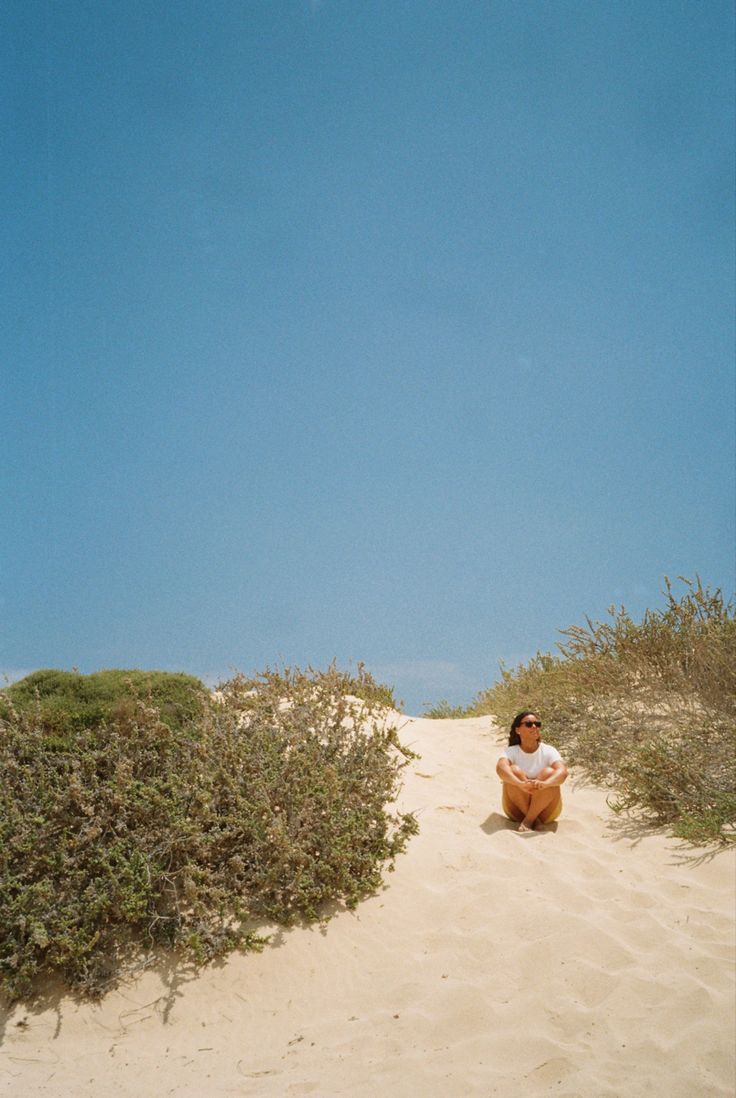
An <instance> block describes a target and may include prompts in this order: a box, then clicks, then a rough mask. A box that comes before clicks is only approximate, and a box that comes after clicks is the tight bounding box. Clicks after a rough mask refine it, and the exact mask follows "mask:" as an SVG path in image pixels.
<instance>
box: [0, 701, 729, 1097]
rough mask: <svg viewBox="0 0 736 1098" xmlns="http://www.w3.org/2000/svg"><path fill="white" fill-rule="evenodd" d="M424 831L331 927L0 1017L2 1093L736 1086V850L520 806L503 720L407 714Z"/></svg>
mask: <svg viewBox="0 0 736 1098" xmlns="http://www.w3.org/2000/svg"><path fill="white" fill-rule="evenodd" d="M400 723H401V724H402V725H403V727H402V730H401V738H402V740H403V741H404V742H405V743H407V744H408V745H410V746H412V747H413V748H414V750H416V751H418V752H419V753H420V755H421V758H420V759H419V760H418V761H416V762H413V763H412V764H411V766H410V767H408V768H407V770H406V771H405V783H404V788H403V791H402V794H401V797H400V807H401V808H402V809H403V810H405V811H408V810H412V811H415V812H416V813H417V817H418V820H419V824H420V833H419V834H418V835H417V836H416V837H414V838H413V839H412V840H411V842H410V844H409V848H408V851H407V853H406V854H404V855H402V856H401V857H400V858H399V860H398V862H397V865H396V870H395V872H394V873H392V874H388V875H387V876H386V882H385V888H384V889H383V890H382V891H381V892H380V893H379V894H378V895H376V896H374V897H371V898H370V899H368V900H367V901H365V902H364V903H363V904H361V905H360V906H359V908H358V909H357V911H355V912H353V913H351V912H340V913H339V914H337V915H336V916H335V918H333V919H332V921H331V922H330V923H329V924H327V926H326V927H324V928H319V927H311V928H295V929H293V930H290V931H288V932H284V933H281V934H276V936H275V938H274V942H273V945H272V946H271V947H269V948H267V949H266V950H265V951H264V952H263V953H262V954H249V955H245V956H239V955H236V956H232V957H230V958H229V959H228V960H227V961H226V962H224V963H223V964H221V965H218V966H214V967H211V968H209V969H206V970H204V971H202V972H200V973H199V974H197V975H196V976H195V975H194V974H191V973H183V972H176V971H172V970H166V969H165V968H163V967H161V968H159V969H158V970H152V971H148V972H146V973H144V974H143V975H142V976H141V977H140V978H139V979H138V980H137V981H136V982H134V983H130V984H128V985H126V986H123V987H121V988H119V989H118V990H117V991H115V992H113V993H111V994H110V995H108V996H107V998H106V999H105V1000H104V1001H103V1002H102V1003H101V1004H97V1005H94V1004H89V1003H80V1002H77V1001H75V1000H74V999H72V998H68V997H61V998H57V999H52V1000H50V1001H48V1002H47V1003H45V1004H44V1006H43V1007H41V1008H39V1009H37V1010H35V1011H34V1010H30V1009H28V1008H27V1007H22V1006H19V1007H16V1008H14V1009H13V1010H12V1011H10V1012H9V1013H7V1012H6V1014H5V1015H4V1017H3V1022H2V1044H1V1045H0V1095H2V1096H3V1098H11V1096H12V1098H25V1096H27V1095H30V1094H34V1095H37V1096H38V1098H71V1096H74V1098H99V1096H100V1095H108V1096H110V1098H128V1096H129V1098H149V1096H150V1098H153V1096H154V1095H155V1096H156V1098H158V1096H161V1095H176V1096H180V1098H202V1096H203V1095H205V1094H207V1095H223V1096H224V1095H242V1096H244V1098H245V1096H254V1098H256V1096H257V1098H261V1096H263V1098H277V1096H278V1098H284V1096H290V1095H314V1096H316V1098H331V1096H338V1095H339V1096H350V1098H353V1096H355V1098H369V1096H370V1098H375V1095H382V1096H384V1098H434V1096H436V1098H474V1096H478V1098H481V1096H482V1098H491V1096H496V1098H512V1096H516V1095H518V1094H519V1093H523V1094H524V1095H526V1096H528V1098H537V1096H539V1098H541V1096H545V1098H546V1096H548V1095H556V1096H559V1098H604V1096H605V1098H608V1096H610V1098H622V1096H626V1098H639V1096H641V1098H644V1096H646V1098H653V1096H659V1095H667V1096H668V1098H700V1096H708V1098H711V1096H716V1095H723V1096H728V1098H731V1096H732V1095H733V1093H734V1089H735V1084H736V1078H735V1072H734V1036H735V1034H736V1011H735V1008H734V902H735V900H736V854H735V853H734V851H726V852H722V853H719V854H717V855H715V856H710V855H708V856H706V855H704V854H702V853H701V854H700V855H699V854H698V852H697V851H693V850H692V849H689V848H685V847H683V846H682V845H681V844H679V843H677V842H676V841H675V840H672V839H670V838H668V837H666V836H665V835H662V834H657V833H653V832H651V831H647V830H646V829H644V828H643V827H640V826H638V825H637V824H636V823H635V822H633V821H625V820H620V819H619V818H617V817H616V816H615V815H614V813H612V811H611V810H610V809H609V807H608V805H607V802H606V796H605V793H604V792H603V791H601V790H599V789H595V788H592V787H590V786H586V785H584V784H581V783H580V782H579V781H578V780H577V779H576V777H575V774H574V773H573V774H572V775H571V777H570V779H569V780H568V782H567V783H566V784H565V786H564V787H563V796H564V804H565V807H564V812H563V815H562V817H561V818H560V820H559V822H558V823H557V824H556V825H552V826H551V827H550V829H549V830H546V831H544V832H541V833H536V832H535V833H531V834H528V835H519V834H518V833H517V832H516V831H515V829H514V828H513V827H512V825H511V824H510V823H509V822H508V821H506V820H505V819H504V817H503V816H502V815H500V807H499V789H500V787H499V783H498V780H497V778H496V777H495V764H496V760H497V759H498V756H499V754H500V751H501V745H500V743H499V737H498V734H497V733H496V732H495V731H494V730H492V727H491V722H490V719H489V718H472V719H468V720H444V721H432V720H427V719H413V718H406V717H402V718H401V721H400Z"/></svg>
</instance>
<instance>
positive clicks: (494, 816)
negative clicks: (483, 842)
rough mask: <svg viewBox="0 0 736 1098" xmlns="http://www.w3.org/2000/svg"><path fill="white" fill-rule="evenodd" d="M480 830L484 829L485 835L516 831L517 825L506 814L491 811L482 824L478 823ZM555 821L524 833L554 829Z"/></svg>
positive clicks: (538, 832)
mask: <svg viewBox="0 0 736 1098" xmlns="http://www.w3.org/2000/svg"><path fill="white" fill-rule="evenodd" d="M479 826H480V829H481V831H485V833H486V835H495V834H496V832H497V831H518V830H519V825H518V823H516V822H515V821H514V820H510V819H509V818H508V816H503V815H502V814H501V813H500V812H491V814H490V816H488V817H486V819H485V820H484V821H483V823H482V824H480V825H479ZM556 830H557V823H556V822H553V823H548V824H544V826H543V827H542V828H541V830H539V831H526V832H525V834H526V835H542V834H544V832H545V831H556Z"/></svg>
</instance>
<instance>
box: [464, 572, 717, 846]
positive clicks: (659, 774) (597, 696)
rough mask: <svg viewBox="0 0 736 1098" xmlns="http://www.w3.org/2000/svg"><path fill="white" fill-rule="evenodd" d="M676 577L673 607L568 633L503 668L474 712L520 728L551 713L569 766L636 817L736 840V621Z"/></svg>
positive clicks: (613, 614)
mask: <svg viewBox="0 0 736 1098" xmlns="http://www.w3.org/2000/svg"><path fill="white" fill-rule="evenodd" d="M682 582H683V583H684V585H685V591H684V593H683V594H682V595H681V596H680V597H679V598H678V597H676V596H675V594H674V593H673V590H672V586H671V584H670V582H669V580H667V579H666V578H665V585H666V590H665V595H666V605H665V607H664V609H662V610H648V611H647V612H646V613H645V615H644V617H643V619H642V621H641V622H638V623H637V622H635V621H633V620H632V618H631V617H630V615H629V614H628V613H627V611H626V610H625V608H624V607H623V606H622V607H620V608H618V609H617V608H615V607H611V608H610V611H609V617H610V620H609V621H606V622H597V621H591V620H590V619H586V624H585V625H584V626H572V627H571V628H569V629H566V630H563V631H562V636H563V637H564V638H565V640H564V641H563V642H562V643H561V644H559V645H558V649H559V652H560V654H559V655H551V654H541V653H540V654H537V656H535V657H534V658H533V659H532V660H530V661H529V662H528V663H526V664H521V665H519V666H518V667H516V668H513V669H502V672H501V681H500V682H498V683H496V684H495V685H494V686H492V687H491V688H490V689H488V690H485V691H483V692H482V693H481V694H479V695H478V696H477V698H476V699H475V702H474V703H473V705H472V706H471V709H470V712H471V713H473V714H481V713H492V714H493V715H494V716H495V717H496V718H497V719H498V721H499V723H500V724H501V725H502V726H504V727H509V725H510V724H511V720H512V719H513V716H514V714H515V713H517V712H518V711H519V710H521V709H532V710H534V711H536V712H539V713H540V714H541V715H542V716H543V718H544V725H545V739H546V740H549V742H551V743H553V744H555V745H556V746H557V747H558V748H559V749H560V751H562V752H563V754H564V755H565V758H566V761H568V762H569V763H573V764H577V765H579V766H582V767H584V768H585V770H586V771H587V773H588V774H589V775H590V776H591V777H592V779H593V780H594V781H596V782H599V783H600V784H603V785H607V786H612V787H613V788H614V789H615V790H616V794H615V797H614V798H612V800H611V804H612V807H613V808H614V809H616V810H618V811H622V810H625V809H626V810H635V811H639V812H640V813H642V814H643V815H644V816H645V817H646V818H648V819H650V820H651V821H652V822H654V823H657V824H664V825H667V826H668V827H670V828H671V829H672V831H673V833H674V834H675V835H677V836H680V837H682V838H685V839H688V840H691V841H693V842H698V843H707V842H711V841H713V840H717V841H721V842H725V841H728V840H732V839H734V837H736V830H735V828H736V788H735V786H736V780H735V779H736V772H735V769H734V759H735V758H736V751H735V750H734V749H735V748H736V731H735V730H736V615H735V613H734V605H733V603H731V602H726V601H725V600H724V598H723V596H722V594H721V592H720V591H719V590H716V591H714V592H713V591H710V590H708V589H707V588H705V587H703V586H702V584H701V582H700V580H699V579H698V580H697V582H696V583H692V582H690V581H689V580H682Z"/></svg>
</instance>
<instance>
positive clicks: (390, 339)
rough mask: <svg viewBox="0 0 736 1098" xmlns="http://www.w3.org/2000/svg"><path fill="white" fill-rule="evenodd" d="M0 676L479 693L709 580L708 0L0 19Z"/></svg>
mask: <svg viewBox="0 0 736 1098" xmlns="http://www.w3.org/2000/svg"><path fill="white" fill-rule="evenodd" d="M0 43H1V45H0V62H1V64H0V71H1V73H2V77H1V79H2V99H1V102H2V110H3V116H4V118H5V122H4V129H5V136H4V138H3V155H2V160H1V168H0V171H1V172H2V189H1V191H0V195H1V199H0V201H1V202H2V210H1V211H0V213H1V216H0V222H1V223H2V228H1V229H0V232H1V233H2V247H1V249H0V251H1V252H2V260H1V262H2V265H3V293H2V313H3V316H2V337H1V338H2V359H3V363H4V364H3V380H2V389H1V392H2V412H3V414H2V443H1V446H2V455H1V457H2V461H1V468H2V476H3V487H2V496H1V498H2V503H3V507H2V511H3V519H2V526H3V533H2V539H1V542H0V543H1V553H2V556H1V560H0V564H1V567H2V572H1V575H0V613H1V615H2V631H1V647H0V668H2V669H4V670H5V671H6V672H7V673H8V674H9V675H11V676H17V675H18V674H20V673H22V672H24V671H28V670H32V669H35V668H38V667H65V668H70V667H72V666H77V667H78V668H79V669H80V670H82V671H93V670H96V669H99V668H102V667H111V666H118V667H158V668H163V669H171V670H174V669H181V670H186V671H190V672H193V673H196V674H199V675H205V676H213V677H217V676H219V675H221V674H227V673H228V671H229V669H230V668H232V667H237V668H240V669H241V670H243V671H245V672H250V671H253V670H257V669H260V668H263V667H265V666H267V665H275V664H283V663H288V664H300V665H305V664H307V663H311V664H312V665H314V666H325V665H326V664H327V663H328V662H329V661H330V660H331V659H332V658H333V657H336V658H337V660H338V662H339V663H340V664H341V665H343V666H347V665H348V664H349V662H350V661H353V663H355V661H357V660H364V661H365V662H366V664H367V666H368V668H369V669H370V670H372V671H373V672H374V674H376V676H377V677H379V678H381V679H383V680H385V681H388V682H390V683H392V684H393V685H394V686H395V688H396V691H397V695H398V696H399V697H401V698H403V699H404V700H405V702H406V705H407V708H408V710H409V711H410V712H419V711H420V710H421V707H422V703H423V702H425V701H428V700H429V701H436V700H438V699H439V698H442V697H444V698H447V699H449V700H450V701H453V702H463V701H468V700H470V698H471V697H472V696H473V695H474V694H475V693H476V692H477V691H478V690H479V689H481V688H483V687H485V686H487V685H489V684H490V683H491V682H492V681H493V680H494V678H495V677H496V672H497V667H498V661H499V659H503V660H505V661H507V662H516V661H518V660H520V659H525V658H527V657H529V656H531V655H533V654H534V652H535V651H536V650H537V649H539V648H541V649H549V648H551V647H553V645H554V644H555V642H556V640H557V639H558V630H559V629H560V628H563V627H565V626H567V625H570V624H572V623H576V622H581V621H582V620H583V618H584V616H585V615H586V614H588V615H591V616H593V617H601V616H604V615H605V611H606V607H607V606H609V604H611V603H614V602H616V603H618V602H622V601H623V602H624V603H625V604H626V605H627V607H628V608H629V609H630V610H631V611H632V612H633V613H634V614H635V616H638V615H639V614H640V613H641V612H642V611H643V610H644V609H645V608H646V607H647V606H654V605H661V590H662V587H663V576H664V575H665V574H668V575H670V576H673V577H674V576H676V575H678V574H684V575H686V576H691V577H692V576H694V575H695V573H696V572H697V573H699V574H700V575H701V577H702V579H703V581H704V582H706V583H708V584H710V585H711V586H720V587H722V588H723V589H724V590H725V591H726V592H728V593H731V592H732V591H733V588H734V403H735V402H734V367H733V354H734V328H733V279H734V258H733V256H734V235H733V234H734V223H733V172H734V153H733V132H734V120H733V91H734V89H733V62H734V17H733V12H732V5H731V3H730V2H721V0H708V2H707V3H700V2H695V0H691V2H678V0H667V2H663V0H633V2H627V0H616V2H613V0H611V2H601V0H593V2H591V0H579V2H567V0H556V2H539V0H531V2H524V3H514V2H511V0H504V2H493V0H487V2H482V0H473V2H470V0H443V2H439V0H406V2H402V0H376V2H372V0H365V2H363V0H322V2H317V0H312V2H308V0H216V2H215V3H211V2H209V3H205V2H204V0H196V2H195V0H176V2H175V3H171V2H170V0H169V2H166V3H164V2H163V0H65V2H64V3H59V2H56V0H48V2H43V0H22V2H21V0H10V2H8V3H5V4H4V5H3V6H2V11H1V12H0Z"/></svg>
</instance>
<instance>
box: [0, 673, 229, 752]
mask: <svg viewBox="0 0 736 1098" xmlns="http://www.w3.org/2000/svg"><path fill="white" fill-rule="evenodd" d="M207 693H208V692H207V689H206V687H205V685H204V683H203V682H200V680H199V679H196V678H194V677H193V676H191V675H182V674H179V673H172V672H168V671H123V670H117V669H116V670H109V671H97V672H95V673H94V674H92V675H80V674H79V673H78V672H76V671H55V670H48V671H34V672H33V674H31V675H27V676H26V678H24V679H21V680H20V682H16V683H13V684H12V686H8V687H6V688H5V690H4V691H2V693H0V716H3V717H7V716H8V715H9V712H10V710H9V709H8V702H9V701H10V702H12V703H13V705H14V706H15V708H16V710H24V711H26V712H27V711H28V710H29V709H33V710H34V712H35V714H36V720H37V721H40V722H41V724H42V725H43V727H44V728H45V729H46V731H47V732H49V733H51V732H55V733H57V734H59V735H61V736H64V735H68V734H70V733H75V732H77V731H79V730H80V729H82V728H92V727H94V726H95V725H97V724H100V722H102V721H104V720H109V719H110V718H112V717H121V716H124V713H125V710H126V707H127V708H128V709H129V708H130V707H131V705H132V703H133V700H134V699H135V698H136V697H138V698H144V699H145V700H146V701H148V702H149V703H150V704H152V705H155V706H156V708H157V709H158V710H159V713H160V715H161V720H162V721H163V722H164V723H165V724H168V725H169V726H170V727H177V728H178V727H181V725H182V723H184V722H186V721H187V720H192V719H193V718H194V717H196V715H197V714H198V712H199V710H200V708H201V705H202V700H203V699H204V698H205V697H206V695H207ZM3 699H5V700H3Z"/></svg>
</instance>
